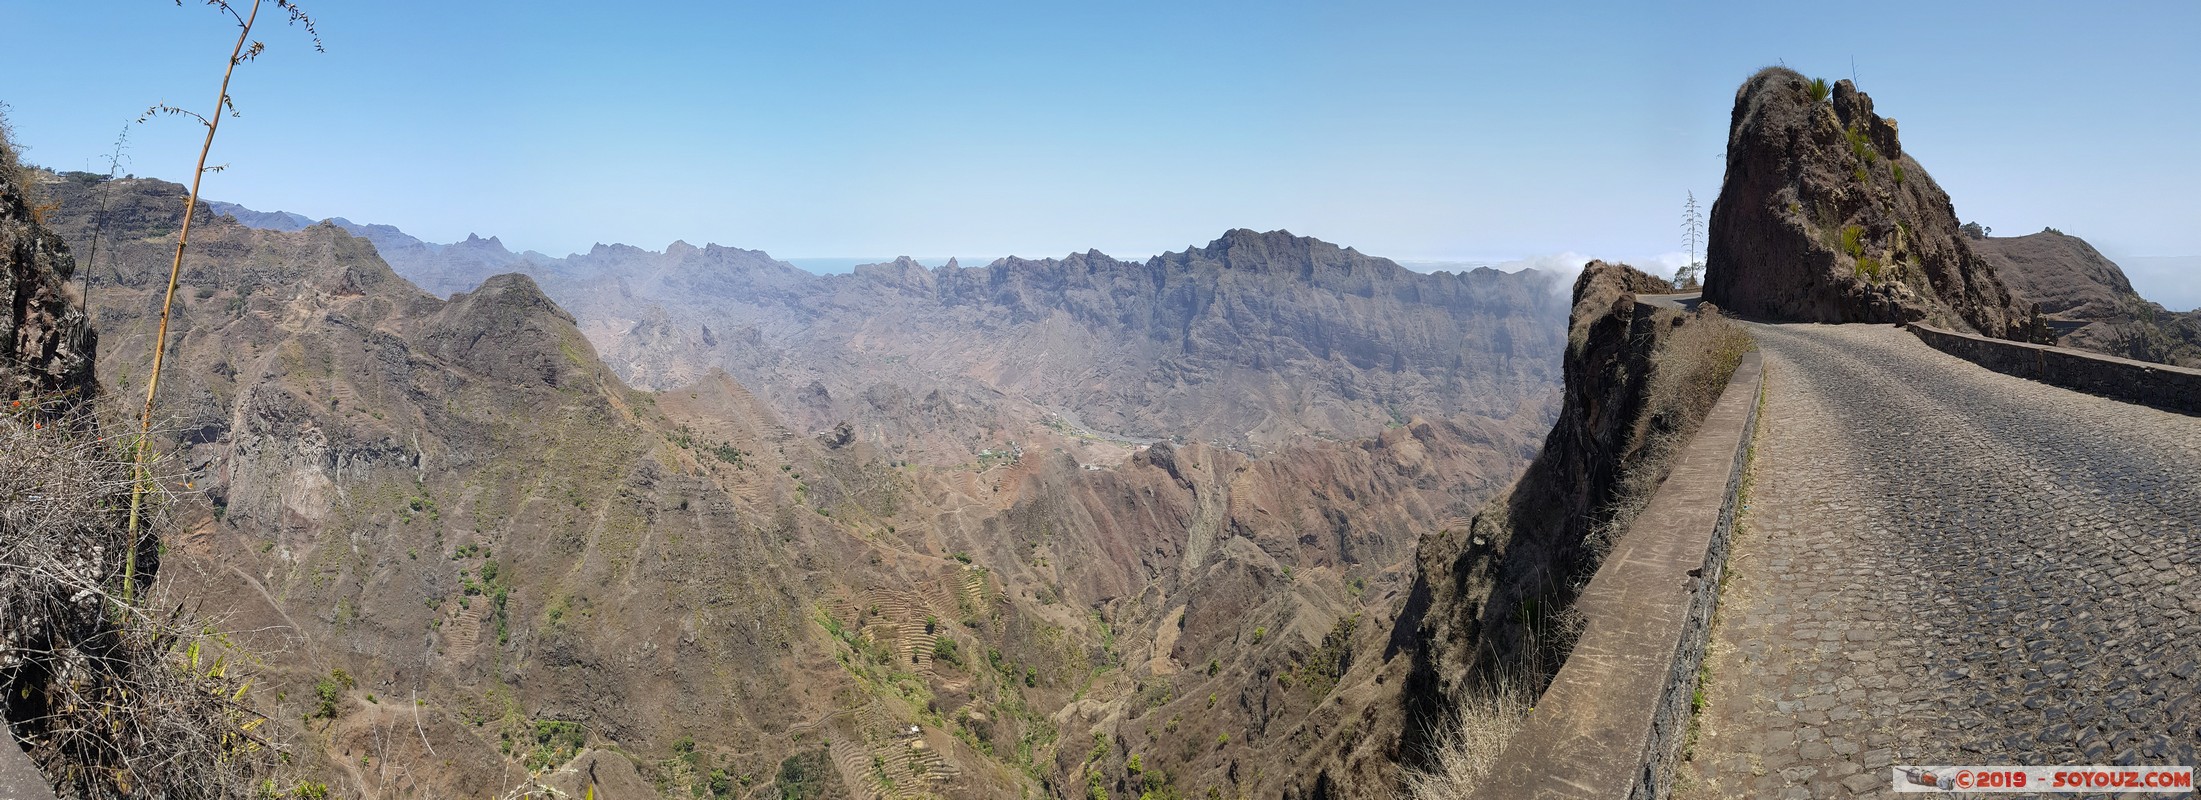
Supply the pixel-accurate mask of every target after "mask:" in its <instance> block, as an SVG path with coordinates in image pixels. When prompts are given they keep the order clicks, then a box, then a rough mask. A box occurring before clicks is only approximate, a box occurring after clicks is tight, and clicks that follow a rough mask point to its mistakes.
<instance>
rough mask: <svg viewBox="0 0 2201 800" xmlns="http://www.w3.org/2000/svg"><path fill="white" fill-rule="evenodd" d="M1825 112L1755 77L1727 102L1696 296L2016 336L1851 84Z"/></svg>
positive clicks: (1776, 311)
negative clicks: (1723, 155)
mask: <svg viewBox="0 0 2201 800" xmlns="http://www.w3.org/2000/svg"><path fill="white" fill-rule="evenodd" d="M1830 94H1831V96H1830V97H1829V99H1828V100H1817V99H1814V98H1813V97H1812V96H1811V84H1810V81H1808V80H1806V79H1805V78H1804V76H1802V75H1800V74H1797V73H1796V72H1794V71H1792V70H1788V69H1784V68H1779V67H1772V68H1767V69H1765V70H1762V71H1760V72H1759V73H1758V74H1756V75H1753V76H1751V77H1750V80H1748V81H1746V82H1744V83H1743V86H1742V88H1741V89H1740V90H1738V91H1737V92H1736V93H1735V110H1734V117H1733V121H1732V123H1731V125H1730V127H1729V129H1728V139H1727V178H1726V182H1725V183H1724V184H1723V185H1722V186H1721V188H1720V196H1719V199H1718V201H1716V202H1715V203H1714V204H1713V206H1712V223H1711V229H1710V235H1711V244H1710V246H1709V247H1708V248H1707V252H1706V255H1707V267H1706V275H1705V282H1704V296H1705V297H1706V298H1707V299H1710V300H1711V301H1712V302H1714V303H1717V304H1719V305H1720V306H1722V307H1724V308H1728V309H1730V310H1733V311H1737V312H1741V313H1744V314H1750V315H1757V316H1764V317H1772V318H1776V319H1792V320H1804V321H1815V322H1904V321H1910V320H1931V321H1934V322H1937V323H1940V324H1944V325H1952V326H1956V327H1961V328H1966V329H1971V330H1977V331H1979V332H1981V333H1985V334H1989V335H1994V336H2005V337H2008V336H2015V335H2017V333H2018V332H2019V329H2020V327H2021V326H2022V323H2023V320H2024V315H2023V314H2022V313H2020V311H2019V309H2018V308H2017V304H2016V302H2015V301H2014V300H2012V299H2011V295H2010V291H2009V290H2008V289H2007V288H2006V287H2004V285H2003V284H2002V281H2001V280H1999V279H1998V278H1997V277H1996V276H1995V274H1994V272H1993V271H1992V270H1990V269H1988V268H1987V266H1986V265H1985V264H1984V263H1982V262H1981V261H1980V259H1979V258H1978V256H1977V255H1976V254H1975V253H1973V251H1972V248H1971V246H1970V245H1969V244H1968V243H1967V242H1966V240H1965V238H1964V237H1963V236H1962V235H1961V234H1960V232H1959V231H1958V222H1957V216H1956V210H1955V208H1954V207H1953V206H1952V205H1951V204H1950V202H1949V196H1948V194H1947V193H1946V192H1943V191H1942V190H1941V187H1940V186H1938V185H1936V184H1935V183H1934V181H1933V178H1932V177H1930V176H1928V175H1927V174H1926V170H1925V168H1923V167H1921V166H1919V164H1918V162H1917V161H1916V160H1914V159H1912V158H1911V157H1910V156H1908V155H1905V154H1904V153H1903V148H1902V143H1901V142H1900V141H1899V139H1898V138H1897V132H1896V124H1895V121H1894V120H1892V119H1887V118H1884V117H1881V116H1880V115H1878V114H1876V113H1874V112H1873V108H1872V98H1871V97H1869V96H1867V95H1866V94H1865V93H1863V92H1860V91H1857V88H1856V86H1855V85H1853V84H1851V83H1850V82H1849V81H1846V80H1845V81H1841V82H1838V83H1836V84H1835V85H1834V86H1833V89H1832V91H1831V93H1830Z"/></svg>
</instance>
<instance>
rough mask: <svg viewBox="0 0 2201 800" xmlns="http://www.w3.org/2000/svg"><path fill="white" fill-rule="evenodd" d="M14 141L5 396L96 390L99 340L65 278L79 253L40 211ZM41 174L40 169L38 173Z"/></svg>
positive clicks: (2, 299)
mask: <svg viewBox="0 0 2201 800" xmlns="http://www.w3.org/2000/svg"><path fill="white" fill-rule="evenodd" d="M8 147H10V145H8V144H6V143H5V142H0V171H4V172H6V173H7V174H6V175H4V176H0V264H4V266H0V399H5V400H14V399H18V398H21V397H25V396H32V395H40V396H42V395H49V394H56V393H67V394H68V395H70V396H72V397H75V398H77V399H78V400H81V399H82V398H86V397H89V396H91V393H92V387H93V375H92V361H93V354H94V353H95V352H96V350H97V349H98V346H99V340H98V338H97V337H96V336H95V335H94V334H93V333H92V329H91V324H90V321H89V320H87V319H86V318H85V316H84V310H83V309H82V308H80V307H78V306H77V305H76V304H75V303H74V302H72V301H71V300H70V298H69V297H68V295H67V293H66V292H65V291H64V290H63V288H62V285H63V283H64V282H66V281H67V280H68V279H69V276H70V275H71V274H72V273H74V272H75V271H76V261H75V259H73V258H71V257H70V255H69V246H68V245H67V244H64V243H63V242H62V240H61V237H59V236H55V235H54V234H53V233H51V232H49V231H47V230H46V228H45V227H44V226H43V225H40V224H39V223H38V220H37V219H36V215H37V209H35V208H34V207H33V206H32V205H31V200H30V198H29V197H27V196H26V193H27V192H28V191H29V190H30V187H28V186H25V185H22V182H21V181H20V180H18V176H21V175H29V174H31V173H27V172H22V171H19V170H18V169H17V168H16V166H15V154H14V153H13V152H9V151H7V148H8ZM41 174H42V173H41Z"/></svg>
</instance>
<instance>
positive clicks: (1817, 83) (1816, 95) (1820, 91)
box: [1811, 78, 1834, 103]
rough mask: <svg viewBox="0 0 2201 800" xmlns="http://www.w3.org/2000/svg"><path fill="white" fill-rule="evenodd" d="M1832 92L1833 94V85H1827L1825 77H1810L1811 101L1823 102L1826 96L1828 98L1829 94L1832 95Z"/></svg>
mask: <svg viewBox="0 0 2201 800" xmlns="http://www.w3.org/2000/svg"><path fill="white" fill-rule="evenodd" d="M1833 94H1834V87H1833V86H1831V85H1829V84H1828V83H1827V79H1825V78H1812V79H1811V101H1812V102H1814V103H1824V102H1826V101H1827V98H1828V97H1829V96H1832V95H1833Z"/></svg>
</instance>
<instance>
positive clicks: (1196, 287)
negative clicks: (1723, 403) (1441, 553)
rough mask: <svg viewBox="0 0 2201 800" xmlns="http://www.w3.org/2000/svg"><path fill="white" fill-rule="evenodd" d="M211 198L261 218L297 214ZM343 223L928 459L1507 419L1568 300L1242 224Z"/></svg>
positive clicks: (1257, 445) (453, 278)
mask: <svg viewBox="0 0 2201 800" xmlns="http://www.w3.org/2000/svg"><path fill="white" fill-rule="evenodd" d="M216 208H217V210H222V211H224V213H230V214H232V215H239V214H241V216H239V219H240V220H242V221H245V222H246V223H247V224H250V225H256V226H262V227H269V228H272V229H286V228H293V227H295V226H298V225H300V224H302V223H304V222H305V220H304V218H303V217H300V216H298V215H295V214H284V213H281V212H275V213H260V212H252V211H249V210H245V209H241V208H237V207H234V206H216ZM331 223H332V224H336V225H338V226H340V227H344V228H345V229H346V230H349V231H351V232H352V233H354V234H355V235H359V236H363V237H365V238H367V239H369V240H370V241H373V242H374V243H375V246H376V248H377V250H378V251H379V252H381V253H382V255H383V256H384V258H385V259H387V260H388V261H389V263H390V265H391V266H392V267H393V268H395V269H396V270H397V271H398V272H399V274H401V275H404V276H405V277H407V278H408V279H410V280H412V281H414V282H415V283H417V284H419V285H421V286H422V287H424V288H427V289H429V290H430V291H435V292H445V291H460V290H464V289H468V288H471V287H472V286H474V285H477V284H479V283H480V281H482V280H484V279H486V278H487V277H489V276H491V275H494V274H498V273H500V272H513V271H517V272H525V273H528V274H530V275H532V276H534V277H535V278H536V279H537V281H538V282H540V284H541V285H542V287H543V289H544V291H545V292H547V293H549V294H550V295H551V296H552V297H553V298H555V299H557V300H558V301H559V302H560V303H561V304H562V305H563V306H565V307H566V308H568V309H570V310H571V311H572V312H573V313H574V315H575V317H576V318H577V319H579V320H580V322H581V326H582V329H583V330H584V331H585V332H586V333H587V334H588V336H589V338H590V340H591V341H592V342H594V343H595V344H596V346H597V347H598V349H599V350H600V351H602V352H603V353H604V354H605V356H606V359H607V361H608V362H609V363H611V364H612V365H613V367H614V369H615V370H617V371H618V372H619V373H620V375H621V377H623V378H625V379H626V380H627V381H628V382H629V383H630V384H632V385H635V386H639V387H645V388H652V389H665V388H670V387H674V386H680V385H683V384H686V383H689V382H692V381H696V380H700V379H702V378H703V377H704V376H705V375H707V374H709V372H710V371H711V370H714V369H723V370H726V371H727V372H728V373H729V374H731V375H733V376H734V377H735V378H736V379H738V380H740V381H741V382H742V383H743V384H745V385H748V386H751V387H755V389H756V391H758V392H759V393H760V394H762V395H764V396H765V397H766V398H767V399H768V401H770V402H771V403H772V404H773V405H774V406H775V407H776V408H778V409H780V410H781V412H782V413H785V414H787V415H789V416H790V417H791V418H793V419H794V420H796V421H798V422H799V423H800V424H802V425H806V426H812V427H821V428H822V427H826V426H830V425H832V424H835V423H838V422H841V421H850V422H852V423H853V424H855V425H856V426H857V428H858V431H857V432H858V434H859V435H862V436H864V437H866V438H867V439H870V440H872V441H876V442H880V443H888V444H890V445H891V446H893V447H896V448H898V449H903V450H906V451H908V452H909V453H910V454H912V455H913V456H914V457H920V458H927V457H929V458H952V457H956V456H955V453H957V452H964V453H967V452H969V451H970V450H971V449H984V446H983V445H982V446H980V447H977V448H973V447H972V446H971V445H972V444H974V443H982V442H985V440H987V438H988V437H989V435H990V434H989V433H988V430H989V429H992V430H994V431H996V432H998V431H1000V430H1002V429H1013V428H1021V427H1028V426H1031V425H1035V424H1040V425H1054V426H1069V427H1075V428H1084V429H1088V430H1090V431H1093V432H1095V433H1100V434H1107V435H1109V436H1111V437H1112V438H1120V439H1125V440H1131V441H1147V440H1158V439H1176V440H1179V441H1208V442H1213V443H1217V444H1222V445H1224V446H1230V447H1234V448H1238V449H1243V450H1249V451H1258V450H1260V449H1264V448H1273V447H1275V446H1277V445H1279V444H1282V443H1285V442H1288V441H1291V440H1292V439H1294V438H1297V437H1302V436H1309V435H1318V436H1347V437H1351V436H1367V435H1372V434H1374V433H1376V432H1379V431H1381V430H1383V429H1384V428H1385V427H1387V426H1391V425H1396V424H1399V423H1400V422H1403V421H1404V420H1406V419H1409V418H1412V417H1416V416H1423V417H1432V418H1435V417H1453V416H1456V415H1461V414H1468V415H1473V416H1477V417H1481V418H1485V419H1503V418H1509V417H1511V416H1513V415H1515V414H1516V413H1519V412H1521V411H1523V410H1529V411H1531V412H1533V411H1534V410H1535V409H1539V408H1548V407H1549V404H1550V402H1551V401H1550V394H1549V390H1550V387H1552V386H1554V385H1556V379H1557V372H1556V370H1557V363H1558V357H1557V354H1558V350H1559V348H1560V347H1561V346H1562V345H1561V342H1560V339H1559V336H1558V334H1557V331H1559V330H1560V329H1561V327H1562V326H1561V321H1562V320H1563V319H1564V317H1565V314H1566V310H1565V297H1564V291H1563V289H1564V287H1560V286H1556V285H1555V281H1556V280H1557V279H1555V278H1553V277H1552V276H1549V275H1546V274H1543V273H1537V272H1533V271H1523V272H1520V273H1504V272H1500V271H1497V270H1492V269H1475V270H1470V271H1467V272H1461V273H1451V272H1437V273H1419V272H1414V271H1412V270H1408V269H1405V268H1404V267H1401V266H1399V265H1398V264H1396V263H1394V262H1392V261H1390V260H1388V259H1382V258H1374V257H1370V256H1367V255H1364V254H1362V253H1359V252H1358V251H1355V250H1353V249H1352V248H1342V247H1338V246H1335V245H1331V244H1329V243H1326V242H1322V241H1320V240H1316V239H1310V238H1305V237H1297V236H1293V235H1291V234H1289V233H1286V232H1282V231H1275V232H1269V233H1256V232H1253V231H1248V230H1235V231H1230V232H1228V233H1226V234H1225V235H1224V236H1223V237H1222V238H1220V239H1217V240H1216V241H1214V242H1212V243H1210V244H1209V245H1207V246H1205V247H1195V248H1188V249H1186V250H1184V251H1181V252H1174V253H1165V254H1163V255H1160V256H1155V257H1153V258H1150V259H1147V260H1145V261H1123V260H1119V259H1116V258H1113V257H1110V256H1107V255H1105V254H1102V253H1099V252H1093V251H1088V252H1086V253H1080V254H1072V255H1069V256H1066V257H1063V258H1059V259H1058V258H1049V259H1041V260H1029V259H1022V258H1013V257H1012V258H1005V259H1001V260H998V261H996V262H994V263H993V264H989V265H987V266H984V267H963V266H961V265H959V264H956V263H954V262H953V261H952V260H951V261H950V263H948V264H946V265H943V266H940V267H934V268H928V267H925V266H922V265H919V264H917V263H916V262H914V261H912V260H910V259H907V258H903V259H899V260H897V261H894V262H889V263H883V264H874V265H867V266H862V267H858V268H857V269H856V270H855V271H854V272H853V273H850V274H841V275H815V274H812V273H809V272H807V271H804V270H801V269H799V268H796V267H794V266H792V265H789V264H787V263H785V262H782V261H778V260H775V259H773V258H771V257H770V256H769V255H767V254H765V253H763V252H760V251H755V250H743V249H739V248H730V247H722V246H718V245H706V246H703V247H695V246H693V245H689V244H687V243H686V242H674V243H673V244H671V245H669V246H667V247H666V248H665V249H664V250H662V251H652V250H645V249H642V248H638V247H633V246H630V245H598V246H596V247H595V248H593V249H591V250H590V251H589V252H587V253H577V254H573V255H570V256H566V257H563V258H552V257H549V256H545V255H542V254H540V253H535V252H531V251H530V252H522V253H514V252H511V251H510V250H508V249H506V248H505V247H504V245H503V243H502V242H500V241H499V240H497V239H496V238H494V237H492V238H487V239H484V238H480V237H478V236H469V237H468V238H467V239H466V240H465V241H461V242H456V243H451V244H433V243H428V242H423V241H421V240H419V239H416V238H414V237H412V236H409V235H406V234H404V233H403V232H402V231H399V230H397V229H395V228H392V227H389V226H382V225H358V224H355V223H351V222H349V221H345V220H341V219H336V220H331ZM1466 342H1471V343H1473V346H1462V343H1466ZM914 402H931V403H933V404H934V405H937V406H943V407H966V408H969V407H985V408H989V409H992V410H993V412H994V413H997V414H1001V415H1006V417H1007V419H981V418H972V419H966V420H961V421H959V422H955V423H950V422H948V421H947V420H944V419H938V418H935V419H932V420H929V424H928V425H927V426H926V427H925V428H924V429H923V430H921V431H920V430H896V429H894V427H893V423H892V422H891V421H890V420H893V419H895V418H896V417H897V415H896V414H895V413H893V412H894V411H895V410H897V409H900V408H903V407H906V406H907V405H909V404H911V403H914ZM983 416H985V415H980V417H983ZM873 420H882V421H879V422H873ZM950 431H953V432H954V437H953V440H952V441H951V440H949V438H948V433H949V432H950ZM998 443H999V442H993V444H998Z"/></svg>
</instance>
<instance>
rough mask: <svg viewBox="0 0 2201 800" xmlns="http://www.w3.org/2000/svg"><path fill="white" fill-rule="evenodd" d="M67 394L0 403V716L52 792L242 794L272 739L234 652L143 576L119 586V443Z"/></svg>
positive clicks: (122, 452)
mask: <svg viewBox="0 0 2201 800" xmlns="http://www.w3.org/2000/svg"><path fill="white" fill-rule="evenodd" d="M71 409H72V406H71V405H70V404H67V403H64V402H62V401H61V400H58V399H54V400H46V401H23V400H17V401H9V402H8V405H7V406H6V407H5V408H4V409H0V691H4V692H5V711H6V717H7V722H8V725H9V727H10V728H12V729H13V733H14V734H15V736H16V737H17V738H18V739H19V740H21V741H22V742H23V743H24V747H25V749H26V750H27V751H28V752H29V753H30V755H31V757H32V759H33V760H35V761H36V762H38V764H39V765H40V767H41V769H43V770H45V772H46V775H47V777H48V778H49V779H50V780H52V781H53V782H54V784H55V787H56V790H57V792H58V793H59V794H60V795H61V796H62V797H67V798H87V799H88V800H89V799H97V798H121V797H166V798H245V797H252V796H254V795H255V792H256V787H254V786H253V781H254V780H256V779H257V778H259V777H260V776H261V775H262V774H263V773H266V772H268V771H269V770H270V769H271V768H272V767H273V765H274V762H275V760H276V758H277V753H276V750H275V748H274V747H273V745H272V744H271V743H269V742H267V741H266V740H264V739H263V738H262V737H261V735H260V734H258V733H256V732H255V729H256V728H257V727H258V726H259V725H260V723H261V722H262V721H263V718H262V717H261V716H260V715H259V714H258V713H257V712H255V711H253V710H252V709H251V708H250V707H249V706H248V705H247V704H246V702H245V700H246V691H247V688H248V684H247V683H246V682H245V681H244V679H243V677H242V676H241V675H239V674H237V672H238V671H237V670H236V669H235V668H234V665H233V664H232V659H233V658H234V657H235V656H233V655H231V654H229V653H228V650H229V648H228V647H227V642H226V640H225V639H223V638H222V637H221V636H219V635H216V634H214V633H212V631H211V629H210V628H209V627H207V626H206V625H205V624H203V623H201V622H199V621H197V620H195V619H193V617H192V615H191V614H189V613H187V612H186V611H185V610H184V609H183V607H182V606H181V605H180V604H175V603H174V602H173V601H172V600H169V599H165V598H163V597H162V595H161V593H160V592H159V591H158V590H157V589H156V590H155V591H152V592H138V593H136V595H137V596H138V597H139V598H140V602H138V603H135V604H131V603H125V602H124V601H123V600H122V599H121V592H120V588H121V587H120V580H121V564H122V561H123V557H122V556H123V552H124V548H126V547H127V546H128V539H127V535H126V534H125V532H124V524H125V519H124V518H125V515H126V513H127V507H128V504H129V493H130V485H131V481H130V461H129V459H130V450H129V448H128V447H127V445H126V443H124V442H120V441H117V440H115V439H110V438H108V437H104V436H101V435H100V434H99V429H98V427H97V426H95V425H93V424H91V423H90V422H89V421H88V418H87V417H86V416H85V415H83V414H82V413H81V412H77V411H72V410H71ZM159 483H162V484H165V483H166V482H165V481H162V482H159ZM166 505H167V503H157V504H156V506H157V507H165V506H166ZM156 522H158V519H157V518H156ZM155 529H156V530H157V529H158V527H157V526H156V527H155ZM143 577H145V576H144V575H142V574H141V578H143Z"/></svg>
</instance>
